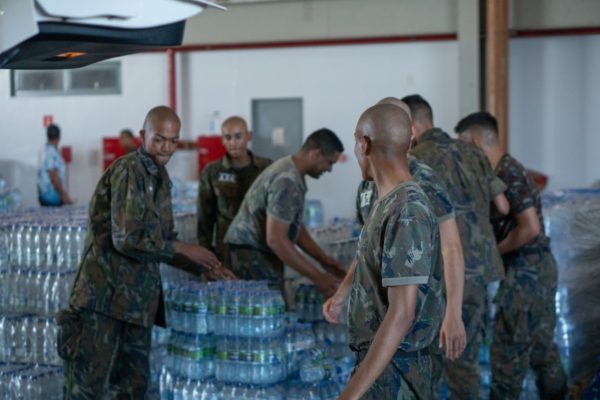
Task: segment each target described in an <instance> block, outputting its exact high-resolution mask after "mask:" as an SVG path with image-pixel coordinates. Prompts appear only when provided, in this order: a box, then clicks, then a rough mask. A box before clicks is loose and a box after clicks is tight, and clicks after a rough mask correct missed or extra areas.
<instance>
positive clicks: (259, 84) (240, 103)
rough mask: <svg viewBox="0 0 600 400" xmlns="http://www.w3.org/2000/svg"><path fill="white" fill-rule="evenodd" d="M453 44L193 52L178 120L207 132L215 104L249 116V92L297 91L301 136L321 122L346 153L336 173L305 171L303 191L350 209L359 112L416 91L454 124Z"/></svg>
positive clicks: (278, 94) (331, 208)
mask: <svg viewBox="0 0 600 400" xmlns="http://www.w3.org/2000/svg"><path fill="white" fill-rule="evenodd" d="M456 47H457V45H456V42H437V43H411V44H393V45H377V46H347V47H313V48H302V49H283V50H250V51H236V52H229V51H221V52H201V53H190V54H189V55H187V56H185V57H187V58H188V59H187V60H186V64H187V66H186V67H185V68H184V70H185V73H184V78H183V81H182V82H183V83H182V84H183V85H184V86H186V87H187V89H186V91H188V92H189V93H190V97H189V101H188V102H187V107H186V108H185V109H183V110H182V116H183V120H184V121H185V122H186V123H187V125H188V126H190V127H191V129H192V131H193V132H204V131H205V130H206V129H207V127H208V126H209V120H210V114H211V113H212V112H213V111H214V110H219V111H220V112H221V115H223V116H226V115H230V114H232V113H238V114H241V115H242V116H244V117H246V118H249V117H250V115H251V100H252V99H257V98H258V99H260V98H283V97H302V98H303V107H304V121H303V126H304V131H305V136H307V135H308V134H310V133H311V132H313V131H314V130H316V129H319V128H321V127H323V126H326V127H328V128H330V129H332V130H333V131H334V132H336V133H337V134H338V136H339V137H340V139H341V140H342V141H343V143H344V147H345V148H346V150H347V151H346V153H347V154H348V155H349V157H348V161H347V162H345V163H343V164H338V165H336V166H334V168H333V173H331V174H326V175H324V176H322V177H321V179H319V180H318V181H315V180H313V179H310V178H308V181H309V182H308V187H309V192H308V195H307V196H308V197H311V198H320V199H321V201H322V202H323V203H324V206H325V210H326V214H327V217H333V216H334V215H341V216H350V215H352V213H353V212H354V196H355V194H356V187H357V184H358V182H359V180H360V171H359V169H358V165H357V164H356V160H355V158H354V154H353V146H354V137H353V135H354V128H355V125H356V121H357V120H358V117H359V115H360V113H361V112H362V111H364V110H365V109H366V108H367V107H369V106H370V105H372V104H374V103H375V102H377V101H378V100H379V99H381V98H383V97H386V96H400V97H401V96H404V95H406V94H412V93H414V92H420V93H422V94H423V96H425V97H426V98H427V99H428V100H429V101H431V103H432V106H433V107H435V110H436V119H437V121H438V122H439V123H440V124H442V125H444V126H452V124H453V123H454V122H455V120H456V117H457V90H458V87H457V76H458V72H457V60H456V54H457V49H456ZM256 152H257V153H260V149H256Z"/></svg>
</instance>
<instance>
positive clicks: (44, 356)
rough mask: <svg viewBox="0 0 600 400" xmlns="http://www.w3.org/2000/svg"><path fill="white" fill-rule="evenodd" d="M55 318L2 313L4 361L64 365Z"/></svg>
mask: <svg viewBox="0 0 600 400" xmlns="http://www.w3.org/2000/svg"><path fill="white" fill-rule="evenodd" d="M56 335H57V327H56V325H55V323H54V319H53V317H50V316H36V315H31V314H19V313H15V314H3V315H0V360H2V361H5V362H20V363H32V364H52V365H60V364H61V360H60V358H59V357H58V353H57V352H56Z"/></svg>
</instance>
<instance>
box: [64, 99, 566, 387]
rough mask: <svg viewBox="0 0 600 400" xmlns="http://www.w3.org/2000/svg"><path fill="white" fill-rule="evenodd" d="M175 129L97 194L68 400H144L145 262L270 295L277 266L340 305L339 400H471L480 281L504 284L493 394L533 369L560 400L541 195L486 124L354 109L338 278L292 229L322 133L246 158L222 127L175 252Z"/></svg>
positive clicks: (67, 339)
mask: <svg viewBox="0 0 600 400" xmlns="http://www.w3.org/2000/svg"><path fill="white" fill-rule="evenodd" d="M180 125H181V124H180V120H179V118H178V117H177V115H176V114H175V113H174V112H173V111H172V110H171V109H169V108H167V107H163V106H160V107H156V108H154V109H152V110H150V112H149V113H148V115H147V116H146V119H145V121H144V124H143V128H142V130H141V131H140V135H141V139H142V145H141V147H140V148H139V149H138V150H136V151H135V152H132V153H130V154H128V155H126V156H124V157H122V158H120V159H118V160H116V161H115V162H114V163H113V164H112V165H111V166H110V167H109V168H108V170H107V171H106V172H105V174H104V175H103V177H102V178H101V180H100V182H99V183H98V185H97V188H96V190H95V192H94V195H93V197H92V201H91V205H90V224H89V228H88V233H87V237H86V242H85V248H84V252H83V258H82V261H81V265H80V269H79V272H78V275H77V278H76V280H75V284H74V288H73V291H72V295H71V299H70V304H69V306H70V307H69V309H67V310H63V311H61V312H60V313H59V314H58V315H57V322H58V324H59V336H58V350H59V354H60V355H61V357H62V358H63V359H64V361H65V369H64V371H65V398H67V399H92V398H102V397H103V396H106V395H109V396H111V397H118V398H134V399H140V398H145V396H146V392H147V388H148V375H149V373H148V371H149V361H148V355H149V350H150V332H151V327H152V326H153V325H154V324H158V325H164V305H163V298H162V296H163V294H162V289H161V281H160V274H159V269H158V265H159V263H160V262H166V263H169V264H171V265H173V266H175V267H177V268H181V269H184V270H186V271H188V272H192V273H194V274H197V275H204V276H205V277H206V278H208V279H249V280H257V279H259V280H267V281H269V283H270V285H271V286H272V287H274V288H279V289H281V290H283V269H284V265H287V266H289V267H290V268H292V269H294V270H296V271H297V272H298V273H300V274H301V275H303V276H305V277H306V278H307V279H309V280H310V281H312V282H313V283H314V284H315V286H316V287H317V288H318V290H319V291H320V292H321V293H322V294H323V295H324V296H325V298H326V299H327V300H326V302H325V303H324V305H323V314H324V317H325V318H326V319H327V320H328V321H330V322H334V323H336V322H338V321H339V319H340V318H339V317H340V313H341V312H342V310H343V309H344V307H345V305H346V304H348V325H349V335H350V347H351V349H352V350H353V351H354V352H355V354H356V368H355V370H354V372H353V374H352V377H351V379H350V381H349V382H348V384H347V386H346V387H345V389H344V391H343V392H342V394H341V395H340V398H341V399H358V398H365V399H412V398H419V399H431V398H436V397H437V393H438V390H439V389H438V385H439V383H440V380H441V377H442V375H445V377H446V379H447V381H448V384H449V388H450V392H451V396H452V398H458V399H479V398H481V397H482V391H481V385H480V371H479V367H478V365H479V349H480V346H481V343H482V338H483V335H484V330H485V324H484V318H485V313H486V310H487V285H488V284H490V283H491V282H493V281H498V280H501V284H500V288H499V290H498V294H497V296H496V299H495V301H496V305H497V312H496V316H495V321H494V332H493V343H492V348H491V364H492V382H491V397H492V398H494V399H518V398H519V394H520V390H521V384H522V381H523V379H524V377H525V374H526V372H527V371H528V370H529V369H530V368H532V369H533V370H534V372H535V373H536V377H537V380H536V382H537V386H538V389H539V392H540V396H541V398H544V399H546V398H548V399H562V398H564V397H565V395H566V391H567V386H566V376H565V373H564V371H563V368H562V364H561V360H560V356H559V353H558V350H557V347H556V345H555V344H554V342H553V335H552V333H553V331H554V326H555V309H554V294H555V291H556V284H557V270H556V265H555V262H554V258H553V257H552V254H551V253H550V250H549V246H548V238H547V237H546V236H545V234H544V224H543V219H542V218H543V217H542V213H541V204H540V194H539V192H538V190H537V189H536V187H535V185H534V184H533V182H532V180H531V179H530V178H529V177H528V175H527V171H526V170H525V168H524V167H523V166H522V165H521V164H520V163H519V162H518V161H517V160H515V159H514V158H512V157H511V156H510V155H509V154H507V153H505V152H503V151H502V149H501V147H500V144H499V140H498V129H497V123H496V120H495V118H494V117H493V116H492V115H490V114H489V113H485V112H477V113H473V114H470V115H468V116H467V117H465V118H463V119H462V120H461V121H460V122H459V123H458V124H457V126H456V128H455V131H456V134H457V135H458V139H453V138H451V137H450V136H449V135H448V134H447V133H445V132H444V131H443V130H441V129H439V128H436V127H435V125H434V122H433V112H432V109H431V107H430V105H429V104H428V102H427V101H426V100H425V99H423V98H422V97H421V96H419V95H411V96H406V97H404V98H403V99H398V98H393V97H388V98H384V99H382V100H381V101H380V102H378V103H377V104H375V105H374V106H372V107H370V108H368V109H367V110H366V111H365V112H364V113H363V114H362V115H361V116H360V118H359V119H358V123H357V126H356V131H355V134H354V139H355V146H354V153H355V156H356V158H357V161H358V164H359V166H360V170H361V173H362V178H363V181H362V182H361V183H360V185H359V188H358V193H357V196H356V208H357V218H358V220H359V221H360V223H361V224H363V228H362V231H361V235H360V238H359V242H358V247H357V252H356V256H355V259H354V261H353V263H352V265H351V266H349V268H348V271H347V272H346V268H344V266H343V265H341V264H340V263H339V262H338V261H337V260H335V259H334V258H332V257H330V256H328V255H327V254H326V253H325V252H324V251H323V250H322V249H321V248H320V247H319V246H318V245H317V243H316V242H315V241H314V240H313V239H312V238H311V236H310V234H309V232H308V231H307V229H306V228H305V227H304V225H303V223H302V219H303V210H304V199H305V193H306V191H307V187H306V181H305V179H306V175H308V176H310V177H312V178H315V179H317V178H319V177H320V176H321V175H322V174H323V173H324V172H330V171H331V170H332V167H333V165H334V164H335V163H336V162H337V161H338V159H339V158H340V155H341V154H342V153H343V151H344V147H343V145H342V142H341V141H340V140H339V138H338V137H337V136H336V134H335V133H334V132H332V131H331V130H329V129H326V128H323V129H320V130H317V131H315V132H313V133H312V134H311V135H309V136H308V138H307V139H306V141H305V142H304V144H303V145H302V147H301V148H300V149H298V151H296V152H295V153H294V154H292V155H290V156H287V157H284V158H282V159H280V160H277V161H275V162H272V161H271V160H269V159H266V158H263V157H260V156H258V155H255V154H254V153H252V152H251V151H250V150H248V143H249V141H250V140H251V133H250V132H249V130H248V127H247V125H246V122H245V121H244V120H243V119H242V118H240V117H230V118H228V119H226V120H225V121H224V123H223V125H222V142H223V145H224V146H225V149H226V155H225V156H224V157H223V158H222V159H220V160H217V161H215V162H213V163H211V164H209V165H208V166H207V167H206V168H205V170H204V171H203V173H202V176H201V178H200V184H199V193H198V243H184V242H181V241H178V240H177V238H176V234H175V232H174V229H173V217H172V209H171V199H170V194H169V189H170V185H171V183H170V180H169V177H168V174H167V172H166V169H165V164H166V163H167V162H168V161H169V158H170V157H171V156H172V155H173V153H174V151H175V150H176V148H177V143H178V140H179V130H180ZM299 249H301V250H302V252H301V251H299ZM305 254H307V255H309V256H310V257H311V258H312V259H313V260H314V261H316V262H317V263H319V264H320V267H321V268H317V267H316V266H315V265H314V263H313V261H311V260H310V259H309V258H308V257H307V256H306V255H305Z"/></svg>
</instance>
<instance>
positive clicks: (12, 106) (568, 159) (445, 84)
mask: <svg viewBox="0 0 600 400" xmlns="http://www.w3.org/2000/svg"><path fill="white" fill-rule="evenodd" d="M510 52H511V55H510V79H511V86H510V127H509V128H510V149H511V152H512V153H513V154H514V155H515V156H516V157H517V158H519V159H520V160H521V161H522V162H523V163H524V164H525V165H526V166H528V167H531V168H535V169H538V170H540V171H542V172H545V173H547V174H549V175H550V187H551V188H561V187H576V186H586V185H588V184H590V183H591V182H593V181H594V180H597V179H599V178H600V176H599V175H600V159H599V158H598V157H597V156H596V153H597V149H598V148H600V135H599V134H598V129H597V127H598V126H600V113H599V112H598V110H600V77H598V74H597V69H598V65H600V36H598V35H596V36H578V37H562V38H541V39H513V40H511V46H510ZM457 53H458V46H457V43H456V42H428V43H406V44H389V45H372V46H344V47H312V48H298V49H273V50H248V51H221V52H201V53H189V54H185V55H181V56H180V58H179V61H180V63H179V65H180V81H179V84H180V88H179V89H180V90H179V93H180V97H179V102H178V104H180V105H182V107H180V110H179V111H180V113H181V115H182V119H183V132H184V136H185V137H187V138H194V137H196V136H197V135H199V134H203V133H206V132H207V131H208V126H209V119H210V114H211V113H212V112H213V111H214V110H219V111H221V115H222V116H225V115H228V114H232V113H236V114H241V115H243V116H245V117H249V116H250V102H251V99H253V98H272V97H290V96H293V97H302V98H303V99H304V128H305V134H309V133H310V132H312V131H313V130H314V129H317V128H320V127H322V126H327V127H329V128H331V129H333V130H334V131H336V132H337V133H338V134H339V135H340V137H341V138H342V141H343V142H344V146H345V147H346V149H347V151H348V154H349V159H348V161H347V162H346V163H343V164H340V165H337V166H335V167H334V170H333V173H332V174H326V175H324V176H323V177H322V178H321V179H320V180H318V181H315V180H312V179H309V181H310V182H309V194H308V196H309V197H316V198H321V199H322V200H323V202H324V205H325V207H326V211H327V216H328V217H332V216H333V215H342V216H350V215H351V214H352V213H353V204H354V194H355V187H356V184H357V182H358V180H359V171H358V167H357V165H356V160H355V158H354V156H353V154H352V149H353V138H352V135H353V132H354V126H355V123H356V120H357V118H358V116H359V114H360V112H361V111H363V110H364V109H365V108H366V107H368V106H369V105H371V104H373V103H374V102H375V101H377V100H378V99H380V98H381V97H384V96H389V95H395V96H403V95H405V94H409V93H414V92H420V93H421V94H423V95H424V96H425V97H426V98H427V99H428V100H430V102H431V103H432V106H433V107H434V113H435V115H436V122H437V124H438V125H439V126H441V127H443V128H445V129H446V130H448V131H451V130H452V129H453V127H454V125H455V123H456V121H457V120H458V119H459V118H460V117H461V115H459V111H458V90H459V87H458V83H457V82H458V70H457V69H458V67H457V65H458V60H457ZM122 62H123V94H122V95H119V96H113V95H111V96H93V97H92V96H73V97H46V98H11V97H10V94H9V73H8V72H7V71H0V120H1V121H2V124H0V137H2V139H3V141H2V143H3V146H2V147H0V160H18V161H19V162H21V163H25V164H27V165H30V166H32V165H35V164H36V163H37V153H38V150H39V148H40V147H41V146H42V145H43V144H44V142H45V133H44V130H43V128H42V117H43V115H45V114H52V115H54V118H55V121H56V122H57V123H59V124H60V125H61V127H62V129H63V144H69V145H71V146H72V147H73V150H74V163H73V164H72V166H71V180H70V184H71V188H70V191H71V193H72V194H73V196H74V197H76V198H77V199H78V200H79V202H80V203H84V202H87V201H88V199H89V197H90V195H91V193H92V191H93V188H94V186H95V184H96V182H97V180H98V178H99V177H100V174H101V165H100V161H101V147H100V146H101V138H102V137H103V136H106V135H114V134H116V133H117V132H118V131H119V130H120V129H121V128H123V127H131V128H133V129H134V130H138V129H139V128H140V125H141V122H142V119H143V117H144V115H145V113H146V112H147V110H148V109H149V108H151V107H152V106H155V105H157V104H164V103H166V102H167V94H168V91H167V65H166V63H167V60H166V56H165V55H164V54H145V55H136V56H129V57H125V58H123V59H122ZM257 151H258V152H260V149H257ZM193 163H194V157H193V155H190V154H183V153H179V156H178V158H177V159H174V160H173V161H172V165H171V167H172V168H171V170H172V173H173V174H174V175H180V176H184V177H190V176H193V171H192V170H191V169H192V168H193V166H192V164H193ZM2 165H5V164H0V168H4V167H3V166H2ZM0 172H1V171H0ZM11 175H14V176H17V175H15V174H11ZM34 184H35V183H34V182H22V185H34Z"/></svg>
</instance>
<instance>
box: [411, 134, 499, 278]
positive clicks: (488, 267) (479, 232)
mask: <svg viewBox="0 0 600 400" xmlns="http://www.w3.org/2000/svg"><path fill="white" fill-rule="evenodd" d="M410 153H411V155H413V156H414V157H416V158H417V159H419V160H420V161H422V162H424V163H425V164H427V165H429V166H430V167H431V168H433V170H434V171H435V172H436V174H437V176H438V177H439V179H441V180H442V181H443V182H444V183H445V185H446V188H447V190H448V194H449V195H450V200H451V202H452V205H453V206H454V210H455V213H456V224H457V226H458V232H459V233H460V237H461V243H462V247H463V254H464V258H465V279H466V280H473V279H475V280H478V281H479V282H481V283H482V284H486V283H489V282H493V281H496V280H500V279H502V278H503V277H504V266H503V264H502V259H501V258H500V254H499V253H498V249H497V248H496V241H495V240H494V232H493V229H492V225H491V223H490V202H491V201H492V200H493V199H494V198H495V197H496V196H497V195H499V194H501V193H502V192H503V191H504V190H505V189H506V186H505V185H504V183H502V181H501V180H500V179H498V178H497V177H496V175H494V173H493V171H492V167H491V166H490V163H489V162H488V160H487V158H486V157H485V155H484V154H483V153H482V152H481V151H480V150H479V149H478V148H476V147H475V146H473V145H471V144H468V143H464V142H461V141H460V140H456V139H452V138H450V136H448V134H446V133H445V132H443V131H442V130H440V129H437V128H434V129H430V130H428V131H427V132H425V133H424V134H423V136H422V137H421V139H420V141H419V143H418V144H417V146H415V147H414V148H413V149H412V150H411V152H410Z"/></svg>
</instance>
